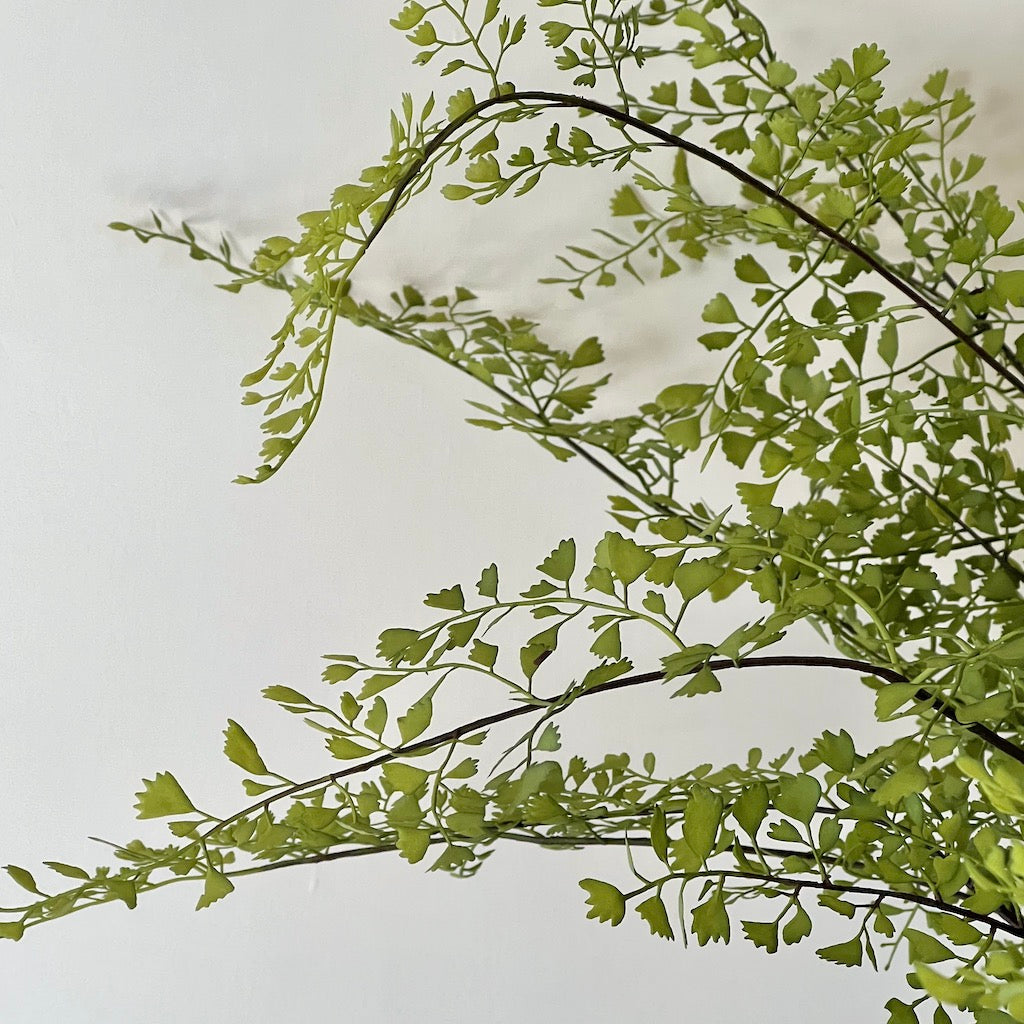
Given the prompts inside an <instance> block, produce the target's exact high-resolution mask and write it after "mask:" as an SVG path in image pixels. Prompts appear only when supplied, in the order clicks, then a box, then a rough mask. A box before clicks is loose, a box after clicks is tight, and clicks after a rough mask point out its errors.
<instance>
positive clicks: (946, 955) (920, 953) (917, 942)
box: [903, 928, 956, 964]
mask: <svg viewBox="0 0 1024 1024" xmlns="http://www.w3.org/2000/svg"><path fill="white" fill-rule="evenodd" d="M903 934H904V936H905V937H906V940H907V945H908V950H909V956H910V959H911V961H913V962H915V963H925V964H936V963H941V962H942V961H943V960H952V959H953V957H955V956H956V954H955V953H954V952H953V950H951V949H950V948H949V947H948V946H946V945H944V944H943V943H941V942H939V940H938V939H937V938H935V936H934V935H929V934H928V933H927V932H922V931H918V930H917V929H916V928H907V929H905V930H904V932H903Z"/></svg>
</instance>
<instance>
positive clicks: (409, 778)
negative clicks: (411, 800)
mask: <svg viewBox="0 0 1024 1024" xmlns="http://www.w3.org/2000/svg"><path fill="white" fill-rule="evenodd" d="M381 771H382V772H383V773H384V778H385V779H387V780H388V782H389V783H390V785H391V788H392V789H394V790H396V791H397V792H399V793H408V794H416V793H419V792H422V791H423V790H424V789H425V787H426V782H427V779H429V778H430V773H429V772H426V771H424V770H423V769H422V768H417V767H416V766H415V765H412V764H404V763H403V762H401V761H389V762H388V763H387V764H386V765H384V767H383V768H382V769H381Z"/></svg>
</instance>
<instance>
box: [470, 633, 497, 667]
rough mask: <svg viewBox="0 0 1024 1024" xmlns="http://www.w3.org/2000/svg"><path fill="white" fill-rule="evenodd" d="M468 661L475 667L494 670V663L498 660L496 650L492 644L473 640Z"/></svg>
mask: <svg viewBox="0 0 1024 1024" xmlns="http://www.w3.org/2000/svg"><path fill="white" fill-rule="evenodd" d="M469 660H470V661H472V662H475V663H476V664H477V665H483V666H484V668H494V663H495V662H496V661H497V660H498V648H497V647H495V646H494V644H488V643H484V641H483V640H474V641H473V647H472V650H470V652H469Z"/></svg>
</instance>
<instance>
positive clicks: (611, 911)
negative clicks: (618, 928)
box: [580, 878, 626, 928]
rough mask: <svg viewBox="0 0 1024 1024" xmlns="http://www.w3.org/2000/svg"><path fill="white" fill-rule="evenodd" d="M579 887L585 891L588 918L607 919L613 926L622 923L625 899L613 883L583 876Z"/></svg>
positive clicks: (624, 914)
mask: <svg viewBox="0 0 1024 1024" xmlns="http://www.w3.org/2000/svg"><path fill="white" fill-rule="evenodd" d="M580 888H581V889H583V890H585V891H586V893H587V903H588V904H589V906H590V910H588V911H587V917H588V919H593V920H598V921H609V922H610V923H611V925H612V927H613V928H614V927H615V925H617V924H621V923H622V919H623V918H624V917H625V916H626V899H625V897H624V896H623V895H622V893H621V892H619V890H618V889H616V888H615V886H614V885H612V884H610V883H609V882H601V881H598V880H597V879H596V878H584V879H581V881H580Z"/></svg>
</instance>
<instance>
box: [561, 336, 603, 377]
mask: <svg viewBox="0 0 1024 1024" xmlns="http://www.w3.org/2000/svg"><path fill="white" fill-rule="evenodd" d="M603 362H604V350H603V349H602V348H601V343H600V342H599V341H598V340H597V338H587V339H586V340H585V341H582V342H580V344H579V347H578V348H577V349H576V351H575V352H573V354H572V356H571V358H570V359H569V365H570V366H572V367H573V368H574V369H577V370H578V369H582V368H583V367H584V366H596V365H597V364H598V363H603Z"/></svg>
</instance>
